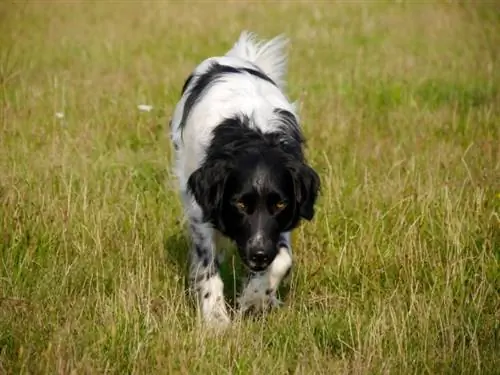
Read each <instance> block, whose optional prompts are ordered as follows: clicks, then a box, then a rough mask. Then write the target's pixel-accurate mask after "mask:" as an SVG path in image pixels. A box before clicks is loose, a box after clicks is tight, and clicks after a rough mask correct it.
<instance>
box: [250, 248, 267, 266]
mask: <svg viewBox="0 0 500 375" xmlns="http://www.w3.org/2000/svg"><path fill="white" fill-rule="evenodd" d="M250 261H251V262H252V263H253V264H254V265H255V266H257V268H265V267H266V266H267V265H268V264H269V255H268V254H267V253H266V252H265V251H263V250H257V251H255V252H252V254H251V255H250Z"/></svg>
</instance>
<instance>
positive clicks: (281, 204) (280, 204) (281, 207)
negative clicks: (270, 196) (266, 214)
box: [274, 201, 287, 210]
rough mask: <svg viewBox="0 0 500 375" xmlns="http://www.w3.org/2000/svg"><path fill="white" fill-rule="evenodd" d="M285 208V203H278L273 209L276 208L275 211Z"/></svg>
mask: <svg viewBox="0 0 500 375" xmlns="http://www.w3.org/2000/svg"><path fill="white" fill-rule="evenodd" d="M286 206H287V203H286V202H285V201H279V202H278V203H276V204H275V205H274V207H275V208H276V210H282V209H284V208H285V207H286Z"/></svg>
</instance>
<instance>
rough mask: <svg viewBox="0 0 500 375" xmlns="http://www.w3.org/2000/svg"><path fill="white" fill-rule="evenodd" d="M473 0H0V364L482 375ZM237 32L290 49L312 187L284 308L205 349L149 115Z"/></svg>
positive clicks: (166, 106) (499, 49) (496, 99)
mask: <svg viewBox="0 0 500 375" xmlns="http://www.w3.org/2000/svg"><path fill="white" fill-rule="evenodd" d="M478 4H479V2H476V3H474V2H470V3H464V4H461V5H460V4H458V3H452V2H450V3H448V4H445V3H444V2H443V3H438V2H434V3H432V2H428V3H427V4H423V3H422V4H420V5H417V3H413V4H410V3H405V2H398V3H389V2H376V1H371V2H369V1H364V2H343V3H340V2H339V3H334V2H315V3H310V4H309V3H307V2H305V1H303V2H300V1H294V2H291V1H290V2H285V1H283V2H279V3H278V2H274V3H273V2H269V3H267V5H266V4H264V3H257V2H253V3H252V2H241V3H240V2H236V1H232V2H218V3H215V2H213V3H208V2H197V3H195V2H192V3H187V2H185V3H182V2H170V3H166V2H160V1H157V2H138V1H136V2H133V1H130V2H121V3H119V2H113V3H112V2H105V1H103V2H76V1H74V2H69V1H67V2H47V1H41V0H40V1H38V2H35V1H28V2H19V3H15V4H14V3H8V2H2V3H1V4H0V84H1V87H0V97H1V117H0V236H1V239H0V373H2V374H18V373H22V374H27V373H30V374H70V373H71V374H104V373H109V374H128V373H130V374H160V373H161V374H202V373H203V374H206V373H213V374H229V373H231V374H271V373H272V374H283V373H297V374H321V373H323V374H500V264H499V263H500V64H499V61H498V60H499V57H500V56H499V53H500V8H499V7H498V5H495V4H494V3H493V2H491V3H490V4H489V5H488V4H486V2H484V3H483V5H478ZM242 29H250V30H252V31H255V32H257V33H258V35H260V36H262V37H264V38H268V37H272V36H274V35H276V34H279V33H286V34H287V36H288V37H289V38H290V41H291V44H290V49H289V54H290V63H289V90H288V93H289V95H290V97H291V98H292V99H294V100H295V99H298V100H300V106H301V117H302V120H303V126H304V131H305V134H306V137H307V139H308V149H307V155H308V157H309V160H310V162H311V164H312V165H313V166H314V167H315V168H316V169H317V171H318V172H319V174H320V176H321V179H322V192H321V197H320V199H319V202H318V208H317V216H316V217H315V220H314V221H313V222H311V223H304V225H302V226H301V227H300V228H299V229H298V230H297V231H296V232H295V234H294V254H295V267H294V271H293V274H292V278H291V282H290V284H289V286H288V287H287V288H285V289H284V291H283V292H284V293H283V295H282V298H283V300H284V302H285V305H284V307H283V308H282V309H280V310H277V311H274V312H272V313H271V314H269V315H268V316H266V317H263V318H256V319H245V320H240V321H235V322H234V324H233V326H232V328H231V329H230V330H229V331H228V332H227V333H226V334H225V335H222V336H210V335H205V334H203V333H202V332H201V331H200V330H199V329H197V323H196V320H195V314H194V310H193V307H192V305H191V304H190V301H189V300H188V299H187V297H186V296H185V293H184V286H185V285H184V271H185V264H184V263H185V257H186V256H185V253H186V249H187V247H188V243H187V238H186V236H185V232H184V230H183V222H182V211H181V206H180V201H179V198H178V196H177V195H176V191H175V181H174V180H173V179H172V172H171V168H170V165H171V155H172V153H171V148H170V143H169V138H168V121H169V118H170V115H171V112H172V109H173V106H174V105H175V103H176V101H177V100H178V98H179V93H180V89H181V86H182V84H183V82H184V79H185V78H186V76H187V75H188V74H189V72H190V71H191V69H192V68H193V67H194V66H195V65H196V64H197V63H198V62H200V61H201V60H202V59H204V58H206V57H208V56H211V55H214V54H223V53H225V51H226V50H227V49H228V48H229V47H230V46H231V45H232V44H233V43H234V41H235V40H236V38H237V37H238V35H239V33H240V31H241V30H242ZM139 104H149V105H152V106H153V110H152V111H150V112H141V111H139V110H138V108H137V106H138V105H139ZM237 261H238V259H237V257H233V258H230V259H229V260H228V263H227V264H226V265H225V269H224V277H225V279H226V280H227V283H226V292H227V294H228V299H229V300H230V299H231V296H233V295H234V290H235V288H234V287H233V286H234V284H235V282H233V281H236V283H237V278H238V273H236V275H235V274H234V273H233V272H232V269H233V268H237V267H238V263H237Z"/></svg>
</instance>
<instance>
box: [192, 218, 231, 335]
mask: <svg viewBox="0 0 500 375" xmlns="http://www.w3.org/2000/svg"><path fill="white" fill-rule="evenodd" d="M190 234H191V238H192V246H191V251H190V259H189V282H190V287H191V289H192V291H194V292H195V294H196V300H197V302H198V311H199V312H200V313H201V315H202V318H203V320H204V321H205V323H207V324H208V325H209V326H211V327H215V328H223V327H225V326H227V325H228V324H229V322H230V319H229V315H228V313H227V309H226V303H225V301H224V284H223V282H222V279H221V277H220V275H219V263H218V261H217V257H216V249H215V243H214V238H213V236H214V233H213V229H212V228H210V226H208V225H207V224H205V223H201V221H200V220H199V219H198V218H196V217H190Z"/></svg>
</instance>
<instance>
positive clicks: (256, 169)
mask: <svg viewBox="0 0 500 375" xmlns="http://www.w3.org/2000/svg"><path fill="white" fill-rule="evenodd" d="M319 184H320V181H319V177H318V175H317V173H316V172H315V171H314V170H313V169H312V168H311V167H309V166H307V165H306V164H304V163H302V162H300V161H298V160H296V159H293V158H291V157H290V155H287V154H286V153H284V152H283V151H280V150H279V149H268V150H258V151H257V152H253V153H252V152H250V153H247V154H244V155H240V156H239V157H237V158H236V159H233V160H230V159H229V160H228V159H218V160H214V161H212V162H210V161H209V162H207V163H205V165H204V166H202V167H201V168H199V169H198V170H197V171H195V172H194V173H193V174H192V176H191V177H190V179H189V182H188V186H189V188H190V190H191V191H192V192H193V194H194V196H195V198H196V200H197V202H198V204H199V205H200V206H201V208H202V210H203V212H204V215H205V219H206V220H208V221H210V222H211V223H212V224H213V225H214V227H215V228H216V229H218V230H219V231H221V232H222V233H223V234H224V235H226V236H228V237H229V238H231V239H232V240H233V241H234V242H235V243H236V244H237V247H238V251H239V253H240V256H241V258H242V260H243V262H244V264H245V265H246V266H247V267H248V268H250V269H251V270H253V271H262V270H264V269H266V268H267V267H268V266H269V264H270V263H271V262H272V261H273V260H274V258H275V257H276V255H277V253H278V242H279V238H280V233H282V232H286V231H290V230H292V229H293V228H294V227H296V226H297V224H298V222H299V221H300V219H301V218H304V219H307V220H311V219H312V218H313V216H314V204H315V201H316V197H317V194H318V190H319Z"/></svg>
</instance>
